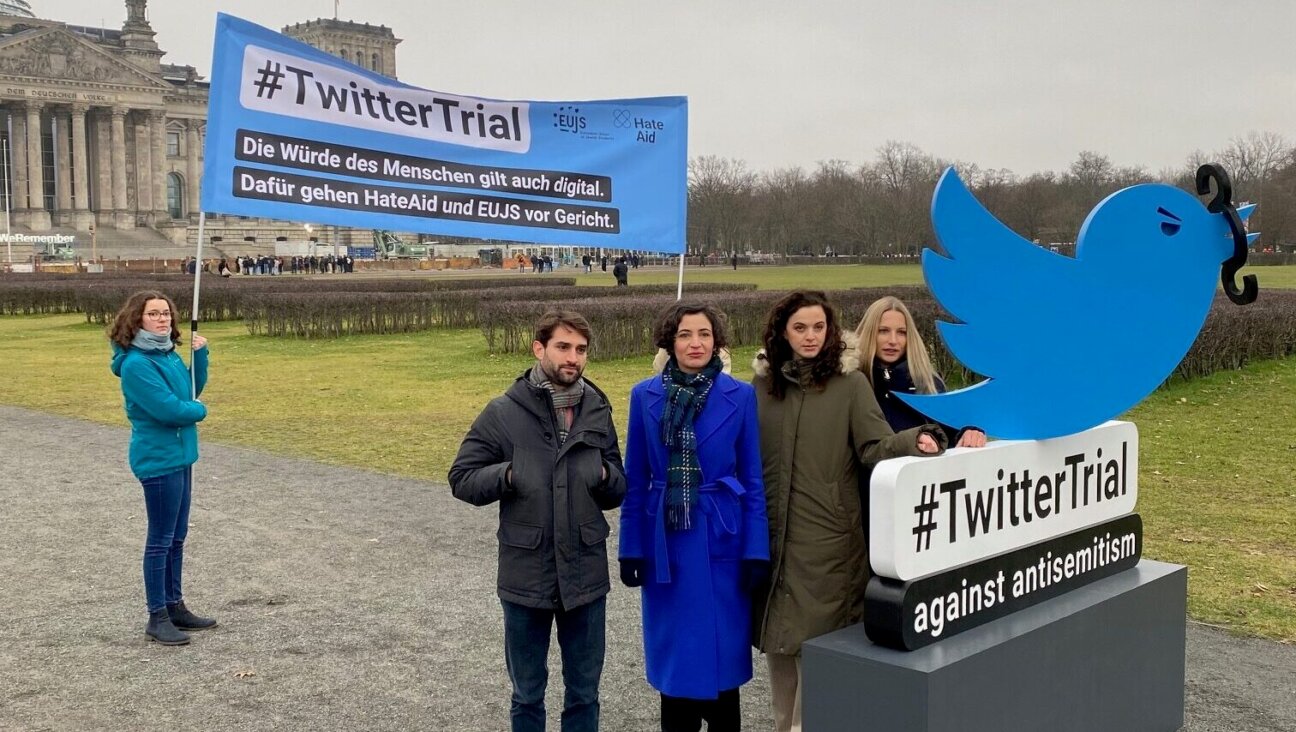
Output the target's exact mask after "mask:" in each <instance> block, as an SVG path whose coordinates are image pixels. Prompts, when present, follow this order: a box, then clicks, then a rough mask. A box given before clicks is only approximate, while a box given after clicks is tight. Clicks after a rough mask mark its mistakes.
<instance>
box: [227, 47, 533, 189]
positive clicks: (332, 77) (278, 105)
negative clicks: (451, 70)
mask: <svg viewBox="0 0 1296 732" xmlns="http://www.w3.org/2000/svg"><path fill="white" fill-rule="evenodd" d="M239 102H240V103H241V104H242V105H243V107H244V108H245V109H249V110H252V111H255V112H269V113H271V114H280V115H284V116H286V117H293V118H296V119H309V120H314V121H316V122H328V123H331V124H335V125H346V126H348V127H355V128H358V129H362V130H378V131H381V132H388V133H392V134H397V135H405V136H407V137H417V138H421V139H425V140H434V141H436V142H445V143H449V144H452V145H467V146H469V147H476V148H482V149H485V150H501V151H505V152H515V153H524V152H526V151H527V150H529V149H530V147H531V122H530V111H529V105H528V104H527V103H526V102H501V101H496V100H493V99H483V98H480V97H464V96H458V95H454V94H445V93H442V92H431V91H427V90H425V89H417V88H415V87H411V86H405V85H403V84H399V85H398V84H383V83H380V82H377V81H375V80H373V79H372V78H371V77H370V76H368V75H362V74H357V73H352V72H350V71H347V70H345V69H342V68H339V67H338V66H335V65H333V64H322V63H316V62H314V61H310V60H308V59H304V58H300V57H298V56H292V55H290V54H287V53H284V52H283V51H278V50H271V49H268V48H262V47H260V46H255V45H251V44H249V45H248V46H247V47H246V49H245V50H244V52H243V83H242V84H240V85H239ZM321 162H323V161H321ZM340 162H341V161H339V163H340ZM331 167H336V166H331ZM373 172H375V173H376V172H377V171H373Z"/></svg>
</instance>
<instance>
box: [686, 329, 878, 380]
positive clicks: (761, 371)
mask: <svg viewBox="0 0 1296 732" xmlns="http://www.w3.org/2000/svg"><path fill="white" fill-rule="evenodd" d="M842 343H845V344H846V348H845V349H844V350H843V351H842V354H841V359H840V361H839V362H838V367H837V370H838V371H839V372H841V373H843V374H849V373H850V372H852V371H858V370H859V366H860V354H859V336H857V335H855V331H851V330H843V331H842ZM663 363H664V362H663ZM752 372H753V373H755V374H756V375H757V376H761V377H768V376H769V372H770V362H769V359H768V358H766V357H765V349H764V348H762V349H760V350H759V351H757V352H756V357H755V358H753V359H752Z"/></svg>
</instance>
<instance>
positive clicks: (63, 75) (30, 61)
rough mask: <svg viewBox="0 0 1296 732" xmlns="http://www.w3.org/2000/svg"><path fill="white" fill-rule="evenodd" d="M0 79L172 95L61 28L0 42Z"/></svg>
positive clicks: (151, 78)
mask: <svg viewBox="0 0 1296 732" xmlns="http://www.w3.org/2000/svg"><path fill="white" fill-rule="evenodd" d="M0 77H10V78H11V79H13V78H23V79H31V80H39V81H40V82H41V83H44V84H49V83H50V82H52V81H72V82H77V81H80V82H90V83H93V84H108V85H117V86H123V87H129V88H131V89H133V90H140V89H146V90H152V91H159V92H170V91H173V89H174V87H172V86H171V85H170V84H168V83H166V82H165V81H163V80H162V79H161V78H159V77H157V76H154V75H152V74H150V73H148V72H146V71H143V70H142V69H139V68H138V67H136V66H134V65H132V64H130V63H129V62H127V61H123V60H121V59H119V58H116V57H114V56H113V54H112V53H111V52H109V51H107V50H105V49H103V48H100V47H98V46H97V45H95V44H94V43H92V42H90V41H87V40H85V39H82V38H78V37H77V36H76V35H75V34H73V33H70V32H68V31H66V30H63V29H61V28H40V29H35V30H30V31H27V32H24V33H19V34H17V35H15V36H11V37H10V38H7V39H5V40H3V41H0Z"/></svg>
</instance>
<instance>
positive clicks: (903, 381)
mask: <svg viewBox="0 0 1296 732" xmlns="http://www.w3.org/2000/svg"><path fill="white" fill-rule="evenodd" d="M934 378H935V379H936V393H937V394H944V393H945V392H946V388H945V382H943V381H941V378H940V377H939V376H936V377H934ZM892 392H899V393H901V394H917V393H918V391H917V387H915V386H914V383H913V378H912V377H910V376H909V362H908V361H906V360H903V359H901V360H900V361H898V362H896V363H894V364H890V365H887V364H885V363H882V359H880V358H877V357H874V358H873V395H874V396H876V397H877V401H878V406H880V407H882V414H883V415H884V416H885V417H886V421H887V424H889V425H891V429H893V430H895V431H896V432H902V431H904V430H907V429H910V428H913V427H921V426H922V425H925V424H931V423H932V420H931V419H929V418H928V417H924V416H923V415H922V413H921V412H919V411H918V410H916V409H914V408H913V407H911V406H909V405H908V404H905V403H904V402H902V401H900V400H899V399H896V398H895V395H894V394H892ZM940 428H941V430H942V431H943V432H944V433H945V437H946V438H947V439H948V440H949V445H950V447H953V446H954V445H956V444H957V443H958V440H959V438H960V437H962V436H963V432H964V430H966V429H968V428H967V427H964V428H963V429H955V428H953V427H950V426H949V425H947V424H942V425H940ZM972 429H975V428H972Z"/></svg>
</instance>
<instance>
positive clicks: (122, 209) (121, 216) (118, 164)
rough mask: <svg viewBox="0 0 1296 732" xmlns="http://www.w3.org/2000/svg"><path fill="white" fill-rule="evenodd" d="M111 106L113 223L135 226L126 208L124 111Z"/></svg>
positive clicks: (124, 226)
mask: <svg viewBox="0 0 1296 732" xmlns="http://www.w3.org/2000/svg"><path fill="white" fill-rule="evenodd" d="M127 111H128V110H127V109H126V108H125V107H113V108H112V199H113V200H112V204H113V223H114V224H115V225H116V227H117V228H118V229H133V228H135V217H134V216H132V215H131V212H130V211H127V210H126V112H127Z"/></svg>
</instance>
